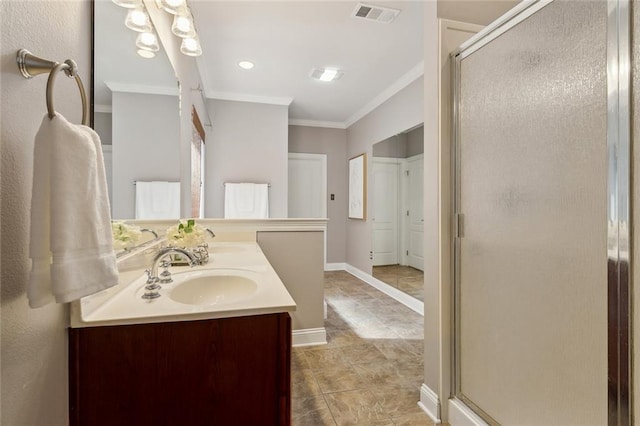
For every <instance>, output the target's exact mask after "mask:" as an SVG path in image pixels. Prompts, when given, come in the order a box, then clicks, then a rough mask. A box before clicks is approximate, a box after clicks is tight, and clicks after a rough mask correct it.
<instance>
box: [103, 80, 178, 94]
mask: <svg viewBox="0 0 640 426" xmlns="http://www.w3.org/2000/svg"><path fill="white" fill-rule="evenodd" d="M104 84H106V86H107V87H108V88H109V89H110V90H111V91H112V92H125V93H142V94H145V95H167V96H178V95H179V94H180V91H179V90H178V86H176V87H165V86H146V85H144V84H127V83H118V82H115V81H105V82H104Z"/></svg>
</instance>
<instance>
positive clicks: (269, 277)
mask: <svg viewBox="0 0 640 426" xmlns="http://www.w3.org/2000/svg"><path fill="white" fill-rule="evenodd" d="M150 267H151V265H150V264H149V265H146V268H150ZM170 271H171V272H172V274H174V277H175V281H176V282H174V283H170V284H162V289H160V291H159V292H160V294H161V296H160V297H159V298H157V299H152V300H145V299H142V298H141V295H142V293H143V292H144V286H145V284H146V274H145V272H144V268H136V269H132V270H129V271H124V272H121V273H120V284H118V285H117V286H115V287H112V288H109V289H106V290H103V291H101V292H99V293H96V294H94V295H91V296H86V297H83V298H82V299H80V300H77V301H75V302H73V303H72V304H71V327H73V328H79V327H95V326H105V325H125V324H145V323H158V322H173V321H192V320H201V319H214V318H228V317H240V316H249V315H262V314H269V313H278V312H291V311H295V309H296V303H295V301H294V300H293V298H292V297H291V295H290V294H289V292H288V291H287V289H286V287H285V286H284V284H283V283H282V281H281V280H280V278H279V277H278V275H277V274H276V272H275V271H274V269H273V267H272V266H271V264H269V261H268V260H267V258H266V257H265V256H264V254H263V253H262V250H261V249H260V247H259V246H258V244H257V243H256V242H222V243H210V244H209V263H207V264H206V265H202V266H196V267H194V268H190V267H188V266H172V267H171V268H170ZM187 271H191V272H195V271H205V273H209V274H219V275H235V276H240V277H246V278H249V279H250V280H252V281H254V282H255V283H256V284H257V288H256V290H255V291H253V292H251V294H248V295H243V296H242V297H240V298H236V299H235V300H224V299H223V300H219V301H216V302H215V303H212V304H185V303H180V302H177V301H174V300H173V299H172V298H171V297H170V296H169V295H170V292H171V291H172V290H173V289H174V288H176V286H177V285H179V284H180V277H183V276H185V275H186V274H183V272H187Z"/></svg>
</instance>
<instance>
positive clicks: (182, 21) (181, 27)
mask: <svg viewBox="0 0 640 426" xmlns="http://www.w3.org/2000/svg"><path fill="white" fill-rule="evenodd" d="M171 32H173V33H174V34H175V35H177V36H178V37H182V38H194V37H195V36H196V29H195V28H194V27H193V18H192V17H191V12H189V10H188V9H187V11H186V12H185V13H182V14H179V15H176V16H174V17H173V25H171Z"/></svg>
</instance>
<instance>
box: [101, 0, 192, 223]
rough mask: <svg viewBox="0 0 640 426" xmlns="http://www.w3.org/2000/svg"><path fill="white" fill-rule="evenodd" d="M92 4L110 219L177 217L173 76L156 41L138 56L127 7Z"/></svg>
mask: <svg viewBox="0 0 640 426" xmlns="http://www.w3.org/2000/svg"><path fill="white" fill-rule="evenodd" d="M93 5H94V16H93V31H94V61H93V75H94V82H93V86H94V88H93V89H94V90H93V100H92V101H93V103H94V108H93V123H94V124H93V127H94V129H95V130H96V132H97V133H98V134H99V135H100V138H101V140H102V144H103V150H104V154H105V168H106V170H107V181H108V184H109V199H110V201H111V213H112V217H113V218H114V219H131V218H144V219H173V218H179V217H180V162H179V161H176V158H180V105H179V96H178V94H179V90H178V81H177V79H176V73H175V71H174V70H173V68H172V67H171V64H170V62H169V59H168V57H167V55H166V53H165V51H164V48H163V46H162V44H161V43H160V42H159V43H160V50H159V51H158V52H156V54H155V57H154V58H151V59H145V58H142V57H141V56H139V55H138V54H137V53H136V50H137V48H136V38H137V36H138V34H139V33H136V32H134V31H132V30H130V29H129V28H127V27H126V26H125V24H124V22H125V18H126V16H127V9H125V8H122V7H119V6H117V5H116V4H114V3H113V2H111V1H104V0H96V1H94V3H93Z"/></svg>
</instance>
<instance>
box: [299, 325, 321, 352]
mask: <svg viewBox="0 0 640 426" xmlns="http://www.w3.org/2000/svg"><path fill="white" fill-rule="evenodd" d="M291 336H292V340H293V346H294V347H303V346H317V345H326V344H327V331H326V330H325V328H324V327H322V328H304V329H302V330H293V331H292V332H291Z"/></svg>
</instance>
